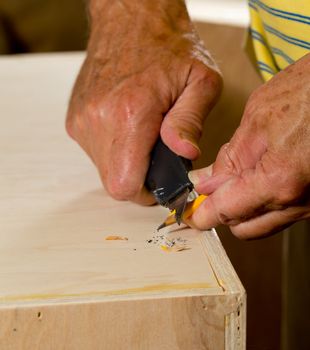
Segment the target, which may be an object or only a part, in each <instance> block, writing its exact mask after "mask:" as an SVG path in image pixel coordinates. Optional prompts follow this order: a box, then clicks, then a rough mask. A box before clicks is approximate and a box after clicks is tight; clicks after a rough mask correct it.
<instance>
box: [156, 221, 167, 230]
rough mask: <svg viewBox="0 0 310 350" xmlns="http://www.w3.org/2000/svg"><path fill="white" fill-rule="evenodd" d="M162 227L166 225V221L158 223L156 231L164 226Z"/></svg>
mask: <svg viewBox="0 0 310 350" xmlns="http://www.w3.org/2000/svg"><path fill="white" fill-rule="evenodd" d="M164 227H166V223H165V222H163V223H162V224H160V225H159V226H158V227H157V232H158V231H159V230H161V229H162V228H164Z"/></svg>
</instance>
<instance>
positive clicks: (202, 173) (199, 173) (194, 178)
mask: <svg viewBox="0 0 310 350" xmlns="http://www.w3.org/2000/svg"><path fill="white" fill-rule="evenodd" d="M212 169H213V165H209V166H208V167H206V168H203V169H197V170H191V171H190V172H189V173H188V178H189V179H190V181H191V182H192V183H193V185H195V186H196V185H198V184H200V183H201V182H203V181H206V180H207V179H208V178H209V177H210V176H212V171H213V170H212Z"/></svg>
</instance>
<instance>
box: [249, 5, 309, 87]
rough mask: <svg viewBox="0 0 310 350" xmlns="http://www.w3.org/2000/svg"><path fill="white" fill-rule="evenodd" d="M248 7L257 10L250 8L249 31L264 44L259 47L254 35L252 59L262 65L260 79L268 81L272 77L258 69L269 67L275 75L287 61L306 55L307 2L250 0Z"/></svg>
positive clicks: (288, 62)
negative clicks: (263, 41) (254, 56)
mask: <svg viewBox="0 0 310 350" xmlns="http://www.w3.org/2000/svg"><path fill="white" fill-rule="evenodd" d="M250 4H253V5H254V6H255V7H256V8H257V10H255V9H253V8H252V7H250V17H251V29H252V30H254V31H255V32H258V33H259V34H260V35H261V38H263V39H264V40H265V42H266V43H267V46H266V45H264V44H262V43H261V42H260V41H259V39H258V35H254V38H253V46H254V51H255V55H256V59H257V61H258V62H262V63H263V64H260V65H259V68H260V70H261V74H262V76H263V78H264V80H268V79H270V78H271V77H272V74H271V73H269V72H266V71H264V70H263V69H262V67H263V68H264V67H267V66H269V67H271V68H272V69H273V70H274V71H275V72H277V71H279V69H280V70H281V69H284V68H286V67H287V66H288V65H289V64H290V63H291V61H290V60H293V61H296V60H298V59H299V58H301V57H303V56H304V55H306V54H307V53H308V52H310V49H309V47H310V0H299V1H294V0H258V1H255V0H254V1H250ZM266 6H267V7H266ZM281 11H282V12H281ZM283 11H285V12H283ZM286 12H287V13H286ZM303 16H306V18H304V17H303ZM283 17H288V18H283ZM300 21H304V22H306V23H301V22H300ZM308 23H309V24H308ZM301 46H305V47H301ZM272 51H273V52H272ZM265 65H266V66H265ZM267 70H268V69H267Z"/></svg>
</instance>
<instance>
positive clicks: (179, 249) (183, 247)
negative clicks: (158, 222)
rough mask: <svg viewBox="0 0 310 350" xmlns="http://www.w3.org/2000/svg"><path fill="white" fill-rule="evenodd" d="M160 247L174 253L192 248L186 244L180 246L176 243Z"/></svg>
mask: <svg viewBox="0 0 310 350" xmlns="http://www.w3.org/2000/svg"><path fill="white" fill-rule="evenodd" d="M160 248H161V249H162V250H163V251H165V252H168V253H173V252H181V251H182V250H188V249H190V248H189V247H186V246H178V245H174V246H172V247H167V246H165V245H161V246H160Z"/></svg>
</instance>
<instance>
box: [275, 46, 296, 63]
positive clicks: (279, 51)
mask: <svg viewBox="0 0 310 350" xmlns="http://www.w3.org/2000/svg"><path fill="white" fill-rule="evenodd" d="M271 51H272V53H273V54H275V55H278V56H281V57H282V58H283V59H284V60H285V61H286V62H287V63H288V64H292V63H294V62H295V61H294V60H293V59H292V58H291V57H290V56H288V55H287V54H286V53H284V52H283V51H282V50H280V49H278V48H277V47H271Z"/></svg>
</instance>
